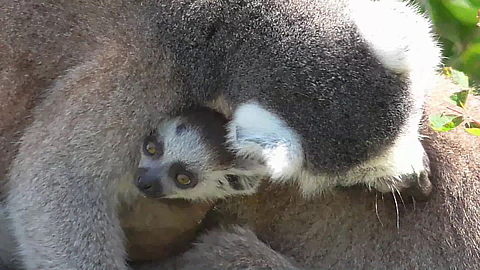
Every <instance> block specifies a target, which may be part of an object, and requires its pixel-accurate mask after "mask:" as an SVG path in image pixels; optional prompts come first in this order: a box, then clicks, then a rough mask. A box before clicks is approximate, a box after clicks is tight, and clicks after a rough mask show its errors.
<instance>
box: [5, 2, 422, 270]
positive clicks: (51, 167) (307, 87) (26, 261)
mask: <svg viewBox="0 0 480 270" xmlns="http://www.w3.org/2000/svg"><path fill="white" fill-rule="evenodd" d="M344 4H345V2H344V1H336V0H335V1H333V0H329V1H326V0H318V1H313V2H312V1H306V0H298V1H297V0H295V1H287V0H280V1H277V0H275V1H274V0H249V1H243V0H233V1H227V2H225V1H194V0H174V1H153V0H144V1H133V0H126V1H92V0H89V1H81V2H76V1H54V0H43V1H33V0H26V1H15V0H5V1H2V8H1V9H0V25H2V27H1V28H0V42H1V44H0V47H1V48H2V49H1V50H0V88H1V90H0V100H1V107H0V109H1V110H0V120H1V121H0V132H1V133H0V135H1V136H0V138H1V141H0V143H1V145H0V146H1V149H2V153H3V151H5V153H7V154H6V155H7V158H6V159H2V162H1V164H0V165H1V166H2V168H1V169H2V171H3V172H5V171H9V174H8V175H9V176H8V198H7V209H8V211H9V212H10V213H11V215H12V221H13V228H14V235H15V237H16V239H17V240H18V242H19V244H20V255H21V260H22V264H23V266H24V267H26V268H27V269H126V267H127V266H126V263H125V259H126V251H125V235H124V232H123V231H122V227H121V221H120V220H119V218H118V208H119V207H120V206H121V205H124V204H127V205H128V204H129V203H131V202H135V201H136V200H137V197H138V196H139V194H138V191H136V190H135V188H134V185H133V184H132V179H133V174H134V172H135V170H136V168H137V166H138V162H139V155H138V149H139V146H140V144H141V142H142V139H143V138H144V137H145V136H146V135H147V134H148V132H149V131H150V130H151V129H153V128H155V127H157V126H158V125H159V124H160V123H161V121H162V120H164V119H167V118H168V117H171V116H174V115H177V114H178V112H180V111H182V110H183V109H185V108H187V107H190V105H208V104H212V103H215V101H216V100H217V99H219V98H221V97H223V98H225V100H226V102H227V103H228V104H229V106H227V107H229V108H230V109H232V110H235V109H236V108H237V106H238V105H239V104H242V103H244V102H246V101H249V100H251V99H255V100H257V101H258V102H260V103H261V104H262V106H263V107H264V108H267V109H268V110H271V111H272V112H274V113H276V114H278V115H279V116H280V117H281V118H282V119H284V120H285V121H286V123H287V124H288V126H289V127H291V128H292V129H293V130H295V132H296V133H298V134H299V135H300V136H301V138H302V140H304V141H303V143H304V149H305V151H306V155H307V157H308V158H309V160H311V161H312V165H314V167H315V168H316V169H318V170H320V171H322V172H332V171H344V170H347V169H348V168H350V167H351V166H352V165H355V164H359V163H361V162H363V161H365V160H366V159H367V158H368V157H369V155H373V156H375V155H377V154H379V153H380V152H381V151H382V149H383V148H385V147H388V146H390V145H391V143H392V142H393V141H394V140H395V138H396V136H398V135H399V134H400V132H401V130H402V127H403V125H404V124H405V122H406V119H407V118H408V116H409V112H410V110H411V106H413V105H412V104H411V102H410V99H409V97H410V93H411V91H410V89H409V87H408V79H405V77H404V76H402V75H401V74H397V73H396V71H392V70H389V69H387V68H385V67H384V66H382V64H381V63H380V60H378V59H377V58H376V56H375V55H374V54H373V52H372V51H371V50H370V49H369V47H368V46H367V44H366V43H365V42H364V41H363V39H362V37H361V35H360V34H359V32H357V30H356V27H355V25H353V24H352V22H351V21H350V20H349V18H348V17H344V16H343V15H344V14H343V12H338V11H339V10H340V11H341V10H343V11H345V9H344V8H345V5H344ZM325 22H334V23H333V25H334V26H335V27H332V23H329V24H325ZM407 77H408V75H407ZM347 79H348V80H347ZM372 102H373V103H372ZM378 103H382V110H377V109H376V108H377V105H379V104H378ZM312 110H315V111H316V112H318V113H315V114H312V113H311V112H312ZM320 112H321V114H320ZM345 115H348V116H349V117H345ZM365 115H368V117H366V116H365ZM364 119H369V120H368V121H363V120H364ZM370 119H375V121H370ZM392 123H396V124H395V125H392ZM356 126H359V128H352V127H356ZM317 140H319V141H317ZM371 146H374V147H373V148H372V147H371ZM333 149H338V151H332V150H333ZM17 151H18V154H17ZM13 157H15V160H14V161H13V163H12V164H10V163H11V162H12V159H13ZM3 172H2V173H3ZM5 178H6V177H4V176H3V175H2V179H1V180H2V181H7V179H5Z"/></svg>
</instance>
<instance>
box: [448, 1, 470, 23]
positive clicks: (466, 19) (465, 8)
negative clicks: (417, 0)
mask: <svg viewBox="0 0 480 270" xmlns="http://www.w3.org/2000/svg"><path fill="white" fill-rule="evenodd" d="M441 2H442V3H443V5H444V6H445V7H446V8H447V9H448V10H449V11H450V12H451V14H452V15H453V16H454V17H455V18H456V19H457V20H458V21H460V22H461V23H463V24H465V25H470V26H474V25H476V24H477V22H478V21H477V14H478V13H477V12H478V7H475V3H472V2H471V1H467V0H441Z"/></svg>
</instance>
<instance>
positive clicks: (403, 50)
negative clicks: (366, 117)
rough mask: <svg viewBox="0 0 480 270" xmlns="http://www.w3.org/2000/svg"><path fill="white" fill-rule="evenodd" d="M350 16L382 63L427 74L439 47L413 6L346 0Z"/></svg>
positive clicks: (402, 71) (436, 61) (389, 0)
mask: <svg viewBox="0 0 480 270" xmlns="http://www.w3.org/2000/svg"><path fill="white" fill-rule="evenodd" d="M349 3H350V10H348V11H347V16H350V17H351V18H352V20H353V21H354V22H355V24H356V25H357V27H358V29H359V31H360V33H361V34H362V36H363V37H364V39H365V40H366V41H367V43H368V44H369V45H370V46H371V48H372V50H373V52H374V53H375V54H376V56H377V57H378V59H379V60H380V61H381V62H382V64H383V65H384V66H385V67H387V68H388V69H390V70H392V71H394V72H396V73H399V74H410V73H412V72H413V73H418V72H420V73H424V72H427V73H431V71H434V70H435V69H436V68H437V66H438V65H439V64H440V59H441V53H440V49H439V47H438V45H437V43H436V42H435V39H434V38H433V35H432V33H431V23H430V21H429V20H428V19H426V18H425V17H424V16H423V15H421V14H420V13H419V10H418V8H417V7H415V6H413V5H409V4H407V3H405V2H400V1H396V0H383V1H375V2H374V1H370V0H355V1H350V2H349Z"/></svg>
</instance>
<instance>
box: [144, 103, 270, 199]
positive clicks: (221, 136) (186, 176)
mask: <svg viewBox="0 0 480 270" xmlns="http://www.w3.org/2000/svg"><path fill="white" fill-rule="evenodd" d="M227 123H228V120H227V119H226V117H225V116H224V115H223V114H221V113H219V112H216V111H214V110H212V109H209V108H196V109H192V110H188V111H185V112H183V113H182V114H181V115H180V116H178V117H175V118H172V119H167V120H165V121H164V122H163V123H162V124H161V125H160V126H159V127H158V128H157V129H156V130H155V131H154V132H152V133H151V135H150V136H148V137H147V138H146V139H145V141H144V143H143V145H142V149H141V153H142V154H141V155H142V157H141V160H140V164H139V168H138V172H137V175H136V177H135V184H136V186H137V187H138V188H139V190H140V191H141V192H142V193H143V194H145V195H146V196H147V197H151V198H184V199H190V200H211V199H217V198H222V197H226V196H229V195H234V194H248V193H252V192H254V190H255V188H256V187H257V185H258V182H259V181H260V178H261V175H262V173H263V169H261V167H259V165H258V163H255V162H250V161H249V160H247V159H243V158H242V159H240V158H236V157H235V154H234V153H233V152H231V151H230V150H229V148H228V146H227V144H226V135H227V128H226V125H227Z"/></svg>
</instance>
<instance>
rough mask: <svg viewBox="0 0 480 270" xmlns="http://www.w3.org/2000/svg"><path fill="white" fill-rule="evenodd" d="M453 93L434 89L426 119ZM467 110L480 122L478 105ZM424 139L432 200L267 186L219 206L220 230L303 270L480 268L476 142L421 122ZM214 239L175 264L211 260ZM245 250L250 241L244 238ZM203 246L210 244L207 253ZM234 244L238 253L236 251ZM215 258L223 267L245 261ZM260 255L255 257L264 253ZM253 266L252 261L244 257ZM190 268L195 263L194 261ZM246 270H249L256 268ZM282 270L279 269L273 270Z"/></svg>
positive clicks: (349, 190)
mask: <svg viewBox="0 0 480 270" xmlns="http://www.w3.org/2000/svg"><path fill="white" fill-rule="evenodd" d="M457 89H458V88H456V87H451V85H450V84H448V83H445V82H441V83H439V87H438V89H437V90H438V91H436V93H434V94H433V95H432V96H431V97H430V98H429V100H428V102H427V105H428V108H427V110H426V113H425V116H427V115H430V114H432V113H439V112H441V111H442V110H444V108H445V106H446V105H447V104H448V102H447V101H446V100H447V97H448V96H449V95H450V94H451V93H452V90H453V91H456V90H457ZM468 106H469V108H472V109H474V108H476V109H474V110H473V111H472V113H474V115H480V100H478V99H477V100H476V101H474V100H470V101H469V104H468ZM422 134H423V135H424V136H427V138H426V139H425V140H424V145H425V148H426V150H427V153H428V156H429V158H430V161H431V175H432V181H433V185H434V190H433V194H432V197H431V200H429V201H428V202H423V203H419V202H414V201H412V200H411V198H409V197H407V196H398V195H399V194H380V193H378V192H371V191H367V190H365V188H363V187H354V188H342V189H335V190H333V191H332V192H331V193H326V194H324V195H323V196H321V197H317V198H314V199H311V200H307V199H305V198H303V197H302V196H300V194H299V192H298V190H297V189H296V188H295V187H286V186H283V187H282V186H278V185H272V184H269V183H265V184H264V185H263V186H262V188H261V189H260V191H259V192H258V193H257V194H256V195H254V196H250V197H248V198H231V199H230V200H229V201H227V202H225V203H222V204H221V205H217V207H216V208H215V209H216V210H217V214H218V218H217V220H218V221H219V224H220V225H223V226H226V225H227V224H244V225H246V226H248V227H250V228H252V230H253V232H254V233H255V234H256V235H257V236H258V238H259V239H260V240H262V241H264V242H265V243H267V244H268V245H269V246H271V247H272V249H273V250H275V251H276V252H279V253H281V254H282V255H284V256H286V257H287V258H289V259H291V260H295V261H297V262H298V263H299V264H300V266H301V267H302V268H303V269H478V268H479V267H480V225H479V224H480V223H479V222H478V216H479V215H480V201H479V200H478V197H479V196H480V186H479V183H480V168H479V167H478V164H480V152H479V151H478V149H480V139H479V138H478V137H474V136H472V135H469V134H467V133H466V132H464V131H463V130H461V129H457V130H455V131H451V132H447V133H437V132H434V131H432V130H431V129H430V128H429V126H428V120H427V119H426V118H425V121H424V122H423V127H422ZM209 237H212V238H215V237H220V238H225V239H230V238H231V237H232V236H231V235H230V232H228V231H225V232H224V236H222V235H221V234H220V235H218V233H216V234H213V235H209V234H207V235H206V236H204V238H202V239H203V242H201V244H198V245H201V246H202V249H192V251H190V252H191V253H195V254H194V255H192V254H189V255H188V256H185V257H186V258H180V259H179V260H181V261H183V260H185V259H188V258H192V257H193V258H202V256H205V257H206V258H205V261H206V263H208V262H210V261H212V260H213V261H215V260H216V259H215V258H210V253H209V252H208V251H205V250H215V248H217V247H219V248H221V245H219V244H218V243H221V241H222V240H221V239H209ZM250 241H251V243H253V242H255V240H254V239H250ZM204 245H212V246H211V247H205V246H204ZM242 246H243V244H242V245H239V247H242ZM232 249H233V248H232V247H227V248H226V249H225V250H226V252H221V251H219V252H216V253H215V254H216V256H217V257H218V260H219V261H226V262H228V263H226V264H223V266H224V267H225V268H228V267H233V266H234V265H236V264H237V263H240V262H243V260H244V259H245V257H244V256H236V255H237V254H238V253H241V251H237V254H233V255H232V256H229V255H230V253H229V252H227V251H230V250H232ZM268 252H272V251H267V250H262V251H260V254H257V256H259V257H262V256H264V255H265V254H268ZM249 260H252V261H254V259H252V258H249ZM192 263H194V264H198V263H199V262H197V261H195V260H192ZM248 267H251V268H255V263H254V262H253V263H252V264H249V265H248ZM277 269H281V268H277Z"/></svg>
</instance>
